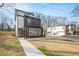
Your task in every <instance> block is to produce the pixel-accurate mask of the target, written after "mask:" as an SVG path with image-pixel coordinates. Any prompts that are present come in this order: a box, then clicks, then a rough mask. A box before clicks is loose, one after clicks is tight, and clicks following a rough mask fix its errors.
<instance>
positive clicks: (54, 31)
mask: <svg viewBox="0 0 79 59" xmlns="http://www.w3.org/2000/svg"><path fill="white" fill-rule="evenodd" d="M73 34H76V26H75V25H74V24H71V25H65V26H54V27H49V28H47V35H48V36H63V35H73Z"/></svg>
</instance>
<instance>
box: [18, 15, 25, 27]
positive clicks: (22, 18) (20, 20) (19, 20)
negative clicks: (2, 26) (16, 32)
mask: <svg viewBox="0 0 79 59" xmlns="http://www.w3.org/2000/svg"><path fill="white" fill-rule="evenodd" d="M17 20H18V28H24V17H21V16H18V17H17Z"/></svg>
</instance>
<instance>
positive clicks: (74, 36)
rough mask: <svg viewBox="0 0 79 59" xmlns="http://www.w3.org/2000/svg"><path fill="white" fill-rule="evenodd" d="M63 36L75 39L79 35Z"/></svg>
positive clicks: (78, 37)
mask: <svg viewBox="0 0 79 59" xmlns="http://www.w3.org/2000/svg"><path fill="white" fill-rule="evenodd" d="M63 37H68V38H77V39H79V35H64V36H63Z"/></svg>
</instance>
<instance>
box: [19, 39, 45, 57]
mask: <svg viewBox="0 0 79 59" xmlns="http://www.w3.org/2000/svg"><path fill="white" fill-rule="evenodd" d="M19 41H20V43H21V45H22V47H23V49H24V51H25V54H26V55H27V56H45V55H44V54H43V53H42V52H41V51H39V50H38V49H37V48H36V47H34V46H33V45H32V44H31V43H30V42H28V41H27V39H24V38H19Z"/></svg>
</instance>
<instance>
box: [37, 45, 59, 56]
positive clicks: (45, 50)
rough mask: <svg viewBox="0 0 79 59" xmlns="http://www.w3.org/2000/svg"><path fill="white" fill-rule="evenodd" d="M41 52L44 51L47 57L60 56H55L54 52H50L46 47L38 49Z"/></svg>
mask: <svg viewBox="0 0 79 59" xmlns="http://www.w3.org/2000/svg"><path fill="white" fill-rule="evenodd" d="M38 49H39V50H40V51H42V52H43V53H44V54H45V55H47V56H59V55H58V54H53V53H52V52H50V51H48V50H47V49H46V48H45V47H43V46H41V47H39V48H38Z"/></svg>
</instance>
